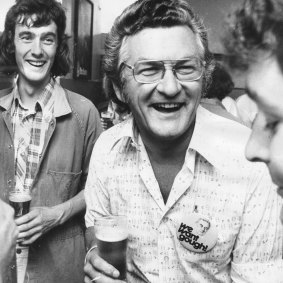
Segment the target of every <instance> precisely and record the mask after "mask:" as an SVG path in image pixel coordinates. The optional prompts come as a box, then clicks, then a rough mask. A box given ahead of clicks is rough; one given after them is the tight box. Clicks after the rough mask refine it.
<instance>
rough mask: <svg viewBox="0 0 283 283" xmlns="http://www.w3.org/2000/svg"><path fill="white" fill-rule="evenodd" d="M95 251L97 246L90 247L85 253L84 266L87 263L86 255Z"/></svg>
mask: <svg viewBox="0 0 283 283" xmlns="http://www.w3.org/2000/svg"><path fill="white" fill-rule="evenodd" d="M95 249H97V245H94V246H92V247H91V248H90V249H89V250H88V251H87V253H86V255H85V261H84V263H85V264H86V262H87V257H88V255H89V254H90V253H91V252H92V251H93V250H95Z"/></svg>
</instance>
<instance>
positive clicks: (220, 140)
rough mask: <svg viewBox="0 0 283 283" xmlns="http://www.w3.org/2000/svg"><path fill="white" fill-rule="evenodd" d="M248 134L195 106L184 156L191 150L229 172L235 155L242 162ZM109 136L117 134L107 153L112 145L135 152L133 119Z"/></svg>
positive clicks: (235, 158)
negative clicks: (190, 135)
mask: <svg viewBox="0 0 283 283" xmlns="http://www.w3.org/2000/svg"><path fill="white" fill-rule="evenodd" d="M113 130H114V129H113ZM249 133H250V129H249V128H247V127H244V126H243V125H241V124H240V123H238V122H236V121H234V120H232V119H227V118H224V117H222V116H219V115H216V114H214V113H212V112H210V111H208V110H206V109H205V108H203V107H202V106H199V107H198V109H197V113H196V123H195V128H194V132H193V135H192V139H191V142H190V145H189V147H188V152H189V154H187V155H189V156H193V153H192V150H193V151H195V152H197V153H198V154H200V155H201V156H203V157H204V158H205V159H206V160H207V161H208V162H209V163H210V164H211V165H213V166H214V167H216V168H218V169H222V170H227V169H228V170H231V167H230V165H231V166H233V165H234V166H237V161H236V160H238V159H239V156H241V159H245V156H244V148H245V143H246V142H247V138H248V136H249ZM113 134H114V135H115V134H117V135H116V138H115V139H114V140H113V144H112V146H111V147H110V148H111V150H112V149H113V148H114V147H116V146H119V151H120V152H121V151H123V150H124V151H127V150H128V149H129V148H130V146H133V147H134V148H136V149H137V150H139V148H140V144H141V141H140V137H139V134H138V131H137V128H136V126H135V123H134V120H133V117H131V118H129V119H128V120H126V121H125V122H122V123H121V124H118V125H117V126H116V129H115V133H114V132H113ZM119 141H120V142H119ZM227 164H228V165H227Z"/></svg>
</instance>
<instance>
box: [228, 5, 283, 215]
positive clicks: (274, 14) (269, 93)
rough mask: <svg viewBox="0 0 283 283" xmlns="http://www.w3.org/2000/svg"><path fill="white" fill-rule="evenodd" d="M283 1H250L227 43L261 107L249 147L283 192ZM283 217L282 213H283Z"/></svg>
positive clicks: (233, 64)
mask: <svg viewBox="0 0 283 283" xmlns="http://www.w3.org/2000/svg"><path fill="white" fill-rule="evenodd" d="M282 30H283V2H282V1H281V0H247V1H245V2H244V5H243V7H242V8H240V9H239V10H237V11H236V12H235V14H234V15H233V16H232V18H231V21H230V28H229V32H228V33H227V36H226V38H225V45H226V48H227V50H228V53H229V55H230V61H229V63H230V67H232V68H233V69H235V70H239V71H241V72H243V71H245V72H244V74H245V75H246V79H245V81H246V89H247V93H248V95H249V97H250V98H252V99H253V101H255V102H256V104H257V106H258V115H257V117H256V119H255V121H254V123H253V128H252V134H251V136H250V139H249V142H248V144H247V147H246V156H247V158H248V159H249V160H251V161H262V162H265V163H266V165H267V166H268V168H269V172H270V174H271V177H272V180H273V181H274V183H276V184H277V185H278V193H279V194H280V195H281V196H283V147H282V145H283V33H282ZM281 219H282V221H283V214H282V213H281Z"/></svg>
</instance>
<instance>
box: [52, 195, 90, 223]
mask: <svg viewBox="0 0 283 283" xmlns="http://www.w3.org/2000/svg"><path fill="white" fill-rule="evenodd" d="M53 208H55V209H56V210H57V209H58V211H60V212H61V213H60V221H59V224H60V225H61V224H64V223H65V222H66V221H67V220H69V219H70V218H72V217H73V216H75V215H77V214H79V213H80V212H82V211H84V210H85V208H86V204H85V198H84V191H83V190H82V191H81V192H80V193H79V194H77V195H76V196H74V197H73V198H71V199H69V200H67V201H66V202H64V203H61V204H58V205H56V206H54V207H53Z"/></svg>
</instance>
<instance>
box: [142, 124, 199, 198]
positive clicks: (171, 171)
mask: <svg viewBox="0 0 283 283" xmlns="http://www.w3.org/2000/svg"><path fill="white" fill-rule="evenodd" d="M193 131H194V122H193V123H192V126H191V127H190V128H189V129H188V131H186V133H184V134H183V135H182V136H180V137H178V138H177V139H174V140H167V141H166V140H161V141H159V142H158V141H156V140H154V138H150V137H149V138H148V137H143V135H142V133H141V137H142V139H143V143H144V145H145V148H146V151H147V153H148V156H149V160H150V163H151V166H152V169H153V172H154V175H155V177H156V180H157V182H158V185H159V188H160V192H161V195H162V197H163V200H164V203H166V202H167V199H168V197H169V194H170V191H171V189H172V185H173V183H174V180H175V178H176V176H177V174H178V172H179V171H180V170H181V169H182V167H183V164H184V160H185V156H186V151H187V148H188V146H189V144H190V141H191V138H192V135H193Z"/></svg>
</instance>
